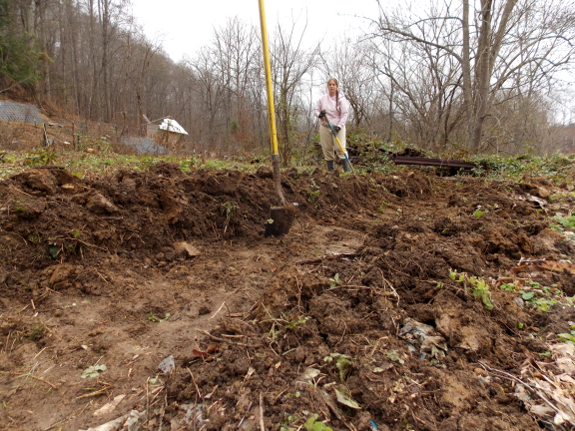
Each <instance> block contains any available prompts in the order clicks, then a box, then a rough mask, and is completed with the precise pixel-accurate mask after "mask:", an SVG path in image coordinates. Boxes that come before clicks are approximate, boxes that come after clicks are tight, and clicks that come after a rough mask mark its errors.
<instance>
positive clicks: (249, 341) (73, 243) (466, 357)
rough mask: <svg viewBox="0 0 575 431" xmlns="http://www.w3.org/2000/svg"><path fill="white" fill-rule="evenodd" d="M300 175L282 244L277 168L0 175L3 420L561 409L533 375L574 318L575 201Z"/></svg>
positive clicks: (237, 424)
mask: <svg viewBox="0 0 575 431" xmlns="http://www.w3.org/2000/svg"><path fill="white" fill-rule="evenodd" d="M282 177H283V181H282V187H283V189H284V193H285V197H286V200H287V201H288V205H289V206H290V209H293V211H294V212H295V215H296V216H295V221H294V224H293V226H292V227H291V229H290V232H289V233H288V234H287V235H285V236H282V237H279V238H274V237H271V238H265V237H264V236H263V233H264V229H265V223H266V222H267V219H268V217H269V211H270V207H271V206H274V205H277V196H276V195H275V192H274V188H273V181H272V180H271V175H270V172H269V170H266V169H260V170H259V171H258V172H257V173H256V174H248V173H245V172H240V171H236V170H221V171H210V170H194V171H192V172H189V173H183V172H182V171H181V170H180V169H179V167H178V166H177V165H174V164H168V163H161V164H158V165H155V166H152V167H150V168H149V170H147V171H146V172H132V171H121V172H119V173H118V174H117V175H115V176H113V177H107V178H100V179H96V180H93V179H92V180H80V179H78V178H77V177H75V176H74V175H72V174H71V173H69V172H67V171H65V170H63V169H60V168H58V167H49V168H44V169H30V170H28V171H25V172H23V173H21V174H18V175H14V176H12V177H10V178H9V179H7V180H5V181H2V182H0V249H1V250H2V259H1V260H0V289H1V293H2V295H1V298H0V310H1V313H2V317H3V318H2V320H1V321H0V333H1V335H2V337H0V357H1V361H0V364H1V365H0V367H1V368H0V380H1V382H2V385H1V386H0V399H1V400H2V404H3V408H2V409H0V422H1V423H2V426H3V428H5V429H12V430H20V429H21V430H52V429H62V430H80V429H90V428H92V429H96V428H95V427H97V426H98V425H101V424H108V425H109V426H110V428H109V429H116V428H113V426H112V425H113V423H114V422H113V421H116V422H115V423H116V425H117V427H121V426H123V425H124V426H126V427H127V426H128V425H127V423H128V422H130V421H131V422H132V423H138V424H139V426H140V428H139V429H150V430H151V429H154V430H159V429H163V430H168V429H171V430H180V429H181V430H185V429H190V430H192V429H198V430H199V429H204V430H232V429H243V430H250V429H251V430H254V429H270V430H271V429H278V430H280V429H282V430H296V429H302V427H304V428H305V429H325V430H327V429H328V427H329V428H331V429H334V430H339V429H349V430H372V429H379V430H408V429H411V430H442V431H445V430H468V429H470V428H474V429H477V430H497V429H500V430H536V429H541V427H542V426H544V425H545V424H552V423H553V414H552V413H549V412H543V413H541V412H539V414H538V415H536V414H534V411H535V410H532V409H531V406H532V404H533V399H535V398H536V397H537V394H535V393H533V391H531V392H529V391H527V392H528V396H529V397H530V398H529V400H528V399H527V398H526V397H527V395H526V396H522V395H521V394H525V391H523V392H518V391H519V389H518V388H520V387H521V388H522V387H523V386H522V385H521V384H519V383H518V382H522V380H520V379H521V378H522V376H523V374H525V369H526V368H525V367H526V364H535V363H536V364H539V366H540V368H541V369H543V368H544V367H546V366H548V367H551V366H552V365H553V360H554V356H553V355H551V354H550V351H549V350H550V349H549V346H550V345H552V344H554V343H555V342H556V341H557V336H556V334H558V333H564V332H567V333H568V332H569V331H570V329H571V327H570V325H572V324H573V323H572V322H573V321H575V309H574V308H573V307H572V306H570V303H569V301H565V297H566V296H571V295H573V268H572V267H571V266H570V264H568V263H566V262H565V261H566V260H567V259H569V258H570V257H571V256H572V255H573V253H574V251H575V248H574V243H573V242H572V241H571V240H569V239H568V238H567V237H566V236H565V235H564V234H562V233H559V232H558V231H556V230H552V229H550V228H549V221H548V216H547V213H549V214H554V213H555V212H557V211H561V210H562V207H561V203H560V202H558V201H557V200H553V201H551V200H549V199H548V196H549V193H547V195H546V196H535V195H536V194H537V190H541V188H540V187H538V185H537V184H532V185H531V187H528V188H526V187H525V185H521V186H519V185H516V184H503V183H495V182H487V181H485V180H484V179H477V178H467V177H464V178H457V179H454V178H451V177H436V176H434V175H433V174H432V173H425V172H421V171H417V170H415V171H407V170H406V171H399V172H395V173H393V174H386V175H384V174H373V175H371V176H369V177H364V176H359V175H351V176H347V175H345V176H340V175H339V174H338V173H336V174H327V173H325V172H323V171H322V170H316V171H315V172H313V173H307V172H299V171H298V170H296V169H291V170H290V171H288V172H286V173H284V175H283V176H282ZM546 188H547V189H549V188H551V186H549V185H546ZM540 194H541V193H540ZM546 364H547V365H546ZM522 373H523V374H522ZM526 387H527V386H526ZM520 395H521V396H520ZM320 422H323V423H324V425H321V424H320ZM549 426H552V425H549ZM134 429H136V428H134Z"/></svg>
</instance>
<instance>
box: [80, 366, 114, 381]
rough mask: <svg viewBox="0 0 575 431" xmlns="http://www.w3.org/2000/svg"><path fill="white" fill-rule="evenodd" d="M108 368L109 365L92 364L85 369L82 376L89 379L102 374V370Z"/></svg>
mask: <svg viewBox="0 0 575 431" xmlns="http://www.w3.org/2000/svg"><path fill="white" fill-rule="evenodd" d="M107 369H108V367H106V366H105V365H103V364H102V365H92V366H91V367H88V368H86V369H85V370H84V372H83V373H82V375H81V377H82V378H83V379H87V378H90V377H98V376H99V375H100V372H103V371H106V370H107Z"/></svg>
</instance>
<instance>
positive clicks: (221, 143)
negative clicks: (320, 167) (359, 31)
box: [0, 0, 575, 163]
mask: <svg viewBox="0 0 575 431" xmlns="http://www.w3.org/2000/svg"><path fill="white" fill-rule="evenodd" d="M129 8H130V3H129V0H0V92H1V93H3V96H7V95H11V94H18V92H20V93H21V94H25V95H26V97H28V98H30V99H34V100H36V101H37V102H39V103H41V104H51V106H58V107H60V108H61V109H62V110H65V111H67V112H71V113H74V114H75V115H77V116H79V117H83V118H86V119H89V120H92V121H102V122H109V123H113V124H116V126H117V129H118V131H119V134H123V135H137V134H141V133H142V132H143V129H144V128H143V124H144V119H143V114H146V116H147V117H148V118H149V119H151V120H154V119H156V118H160V117H164V116H167V115H170V116H172V117H173V118H175V119H176V120H177V121H178V122H180V124H182V126H183V127H184V128H185V129H186V130H188V131H189V133H190V136H189V139H190V141H191V142H192V143H193V144H196V145H198V146H200V147H201V148H205V149H206V150H208V151H219V152H223V153H236V152H238V151H253V150H256V149H265V148H267V147H266V146H267V145H268V142H269V138H268V126H267V116H266V100H265V84H264V79H263V68H262V64H261V63H262V55H261V45H260V41H259V29H257V28H254V27H253V26H251V25H248V24H246V23H244V22H242V21H240V20H239V19H237V18H235V19H230V20H229V21H228V22H227V23H226V24H225V25H224V26H222V27H220V28H217V29H216V30H215V31H214V34H213V35H212V38H211V41H210V42H209V43H208V44H207V45H205V46H204V47H203V48H201V49H200V50H199V51H198V52H196V53H194V54H193V55H192V56H190V57H187V58H186V59H185V60H183V61H180V62H178V63H175V62H174V61H172V60H171V59H170V58H169V56H168V55H167V54H166V53H165V52H164V51H163V49H162V45H161V42H158V41H153V40H150V39H149V38H148V37H147V36H146V35H145V33H144V31H143V29H142V27H141V26H139V25H138V23H137V22H136V21H135V20H134V19H133V17H131V15H130V13H129V10H130V9H129ZM358 19H359V18H358ZM364 22H365V24H366V25H365V29H366V30H365V34H363V35H362V36H360V37H359V38H357V39H349V38H347V37H345V36H342V38H341V39H340V40H335V41H330V42H329V45H328V44H326V43H325V42H324V43H322V44H321V46H320V44H319V42H318V43H317V45H315V46H311V47H310V45H309V44H308V45H304V44H303V37H304V35H305V34H306V23H305V22H304V23H302V22H292V23H290V24H289V25H286V24H285V23H282V24H277V25H276V26H275V27H273V26H272V27H270V33H271V34H270V44H271V46H270V52H271V58H272V71H273V81H274V92H275V102H276V115H277V125H278V127H277V130H278V138H279V142H280V148H281V149H280V151H281V155H282V159H283V161H284V163H289V162H290V161H292V160H293V158H294V157H295V156H296V153H297V151H298V150H299V149H301V148H305V147H306V146H307V145H309V143H310V142H311V140H312V137H313V135H314V133H315V119H314V118H313V116H312V109H313V104H314V102H315V100H314V98H315V95H316V94H317V92H318V91H324V87H325V82H326V80H327V78H328V77H331V76H334V77H336V78H338V79H339V81H340V83H341V89H342V90H343V91H344V92H345V94H346V95H347V98H348V99H349V102H350V105H351V118H350V129H351V130H352V131H354V132H357V133H361V136H362V139H371V140H381V141H403V142H408V143H410V144H412V145H416V146H419V147H421V148H424V149H429V150H433V151H435V152H445V151H450V152H456V151H458V150H465V151H471V152H506V153H511V154H513V153H518V152H521V151H524V150H525V149H526V148H531V149H532V150H533V151H536V152H539V153H545V152H552V151H557V150H558V149H560V147H561V145H562V141H561V128H562V125H561V124H558V122H557V115H556V109H557V103H558V102H560V101H561V96H562V95H565V94H567V93H566V91H567V89H566V88H565V86H564V85H562V81H561V80H560V79H559V78H560V77H561V76H562V75H561V74H562V73H566V72H568V71H570V70H571V67H572V62H573V60H572V58H573V54H574V51H575V5H574V4H573V2H572V1H559V0H500V1H499V2H496V1H495V0H447V1H438V0H437V1H436V0H433V1H431V2H429V4H426V5H425V7H422V6H418V7H413V8H407V7H405V5H404V6H403V7H401V8H397V9H393V8H390V7H389V6H388V4H387V2H386V3H385V7H384V4H380V8H379V14H378V16H374V17H365V18H364Z"/></svg>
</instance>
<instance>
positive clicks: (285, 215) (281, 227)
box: [264, 207, 293, 238]
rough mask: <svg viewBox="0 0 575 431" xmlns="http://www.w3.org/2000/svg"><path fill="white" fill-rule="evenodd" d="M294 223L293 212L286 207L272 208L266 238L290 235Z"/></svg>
mask: <svg viewBox="0 0 575 431" xmlns="http://www.w3.org/2000/svg"><path fill="white" fill-rule="evenodd" d="M292 221H293V211H289V210H287V209H286V208H284V207H272V208H271V211H270V218H269V220H268V222H267V224H266V230H265V232H264V237H266V238H267V237H268V236H281V235H283V234H286V233H288V231H289V229H290V227H291V224H292Z"/></svg>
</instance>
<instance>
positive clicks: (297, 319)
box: [284, 315, 310, 332]
mask: <svg viewBox="0 0 575 431" xmlns="http://www.w3.org/2000/svg"><path fill="white" fill-rule="evenodd" d="M309 319H310V317H309V316H301V315H300V316H293V317H291V318H286V316H285V315H284V320H285V321H286V322H287V323H286V324H285V326H284V328H285V330H286V331H292V332H295V331H296V330H297V329H298V328H299V327H300V326H302V325H305V324H306V322H307V321H308V320H309Z"/></svg>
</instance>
